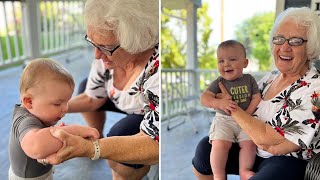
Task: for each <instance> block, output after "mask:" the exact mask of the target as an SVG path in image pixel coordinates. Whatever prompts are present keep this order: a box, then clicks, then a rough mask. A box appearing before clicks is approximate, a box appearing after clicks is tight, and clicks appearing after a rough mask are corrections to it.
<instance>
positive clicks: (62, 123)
mask: <svg viewBox="0 0 320 180" xmlns="http://www.w3.org/2000/svg"><path fill="white" fill-rule="evenodd" d="M65 125H66V124H64V122H61V123H60V124H59V125H58V127H62V126H65Z"/></svg>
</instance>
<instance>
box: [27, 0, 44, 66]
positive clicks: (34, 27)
mask: <svg viewBox="0 0 320 180" xmlns="http://www.w3.org/2000/svg"><path fill="white" fill-rule="evenodd" d="M22 13H23V16H22V18H23V22H24V23H23V26H24V29H25V33H26V36H25V38H26V40H25V41H23V42H24V43H25V46H24V47H26V49H25V51H26V53H25V54H26V55H27V60H32V59H35V58H38V57H40V56H41V38H40V37H41V29H40V20H39V18H40V9H39V1H38V0H28V1H25V2H24V3H22Z"/></svg>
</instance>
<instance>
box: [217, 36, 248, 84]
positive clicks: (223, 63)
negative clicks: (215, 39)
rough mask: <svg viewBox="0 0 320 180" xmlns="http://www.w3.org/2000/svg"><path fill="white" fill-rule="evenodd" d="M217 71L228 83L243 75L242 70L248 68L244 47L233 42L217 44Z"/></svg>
mask: <svg viewBox="0 0 320 180" xmlns="http://www.w3.org/2000/svg"><path fill="white" fill-rule="evenodd" d="M217 58H218V70H219V73H220V75H221V76H222V77H223V78H224V79H226V80H229V81H232V80H235V79H237V78H239V77H241V76H242V75H243V68H246V67H247V66H248V59H247V58H246V50H245V48H244V46H243V45H242V44H241V43H240V42H238V41H235V40H227V41H224V42H222V43H220V44H219V46H218V50H217Z"/></svg>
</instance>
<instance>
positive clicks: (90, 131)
mask: <svg viewBox="0 0 320 180" xmlns="http://www.w3.org/2000/svg"><path fill="white" fill-rule="evenodd" d="M81 135H82V137H83V138H89V139H91V140H97V139H99V137H100V133H99V131H98V130H97V129H96V128H91V127H86V129H84V131H83V133H82V134H81Z"/></svg>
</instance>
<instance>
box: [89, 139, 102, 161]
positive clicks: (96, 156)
mask: <svg viewBox="0 0 320 180" xmlns="http://www.w3.org/2000/svg"><path fill="white" fill-rule="evenodd" d="M92 143H93V147H94V156H93V157H92V158H90V159H91V160H97V159H99V157H100V144H99V141H98V139H97V140H95V141H92Z"/></svg>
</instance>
